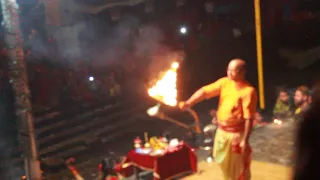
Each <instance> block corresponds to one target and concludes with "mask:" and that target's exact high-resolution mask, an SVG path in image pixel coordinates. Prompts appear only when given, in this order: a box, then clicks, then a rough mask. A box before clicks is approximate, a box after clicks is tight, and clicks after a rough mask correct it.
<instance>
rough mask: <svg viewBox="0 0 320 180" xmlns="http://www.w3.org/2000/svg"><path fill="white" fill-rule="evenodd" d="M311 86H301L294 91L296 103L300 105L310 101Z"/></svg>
mask: <svg viewBox="0 0 320 180" xmlns="http://www.w3.org/2000/svg"><path fill="white" fill-rule="evenodd" d="M309 93H310V91H309V88H307V87H306V86H299V87H298V88H297V89H296V92H295V93H294V104H295V105H296V106H297V107H299V106H301V105H303V104H304V103H307V102H308V98H309Z"/></svg>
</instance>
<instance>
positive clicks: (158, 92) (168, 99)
mask: <svg viewBox="0 0 320 180" xmlns="http://www.w3.org/2000/svg"><path fill="white" fill-rule="evenodd" d="M178 68H179V63H177V62H174V63H172V64H171V68H170V69H169V70H168V71H167V72H165V74H164V75H163V77H162V78H161V79H160V80H158V81H157V83H156V85H154V86H153V87H152V88H150V89H149V90H148V93H149V96H151V97H152V98H154V99H156V100H158V101H160V102H162V103H164V104H166V105H169V106H176V105H177V69H178Z"/></svg>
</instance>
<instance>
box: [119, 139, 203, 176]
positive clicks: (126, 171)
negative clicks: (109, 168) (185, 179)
mask: <svg viewBox="0 0 320 180" xmlns="http://www.w3.org/2000/svg"><path fill="white" fill-rule="evenodd" d="M133 166H136V167H138V168H140V169H142V170H150V171H153V176H154V179H155V180H160V179H171V178H173V177H175V176H177V175H181V174H182V173H188V172H193V173H194V172H197V156H196V155H195V153H194V152H193V150H192V149H191V148H190V147H188V146H187V145H186V144H181V145H179V146H178V150H176V151H174V152H167V153H166V154H164V155H161V156H150V155H148V154H139V153H136V151H135V150H132V151H130V152H129V153H128V154H127V157H126V159H125V161H124V162H123V163H122V164H120V165H118V166H117V167H116V171H117V172H118V173H120V174H122V175H123V176H125V177H128V176H131V175H133V174H134V169H133Z"/></svg>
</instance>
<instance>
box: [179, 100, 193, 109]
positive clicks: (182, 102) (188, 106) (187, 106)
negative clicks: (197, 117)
mask: <svg viewBox="0 0 320 180" xmlns="http://www.w3.org/2000/svg"><path fill="white" fill-rule="evenodd" d="M178 107H179V109H181V110H186V109H187V108H190V107H191V106H190V105H189V104H188V103H187V102H185V101H181V102H179V104H178Z"/></svg>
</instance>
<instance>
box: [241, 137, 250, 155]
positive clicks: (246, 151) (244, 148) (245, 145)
mask: <svg viewBox="0 0 320 180" xmlns="http://www.w3.org/2000/svg"><path fill="white" fill-rule="evenodd" d="M240 148H241V155H242V157H243V158H245V159H247V158H248V156H250V151H251V147H250V145H249V142H248V141H246V140H243V141H241V142H240Z"/></svg>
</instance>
